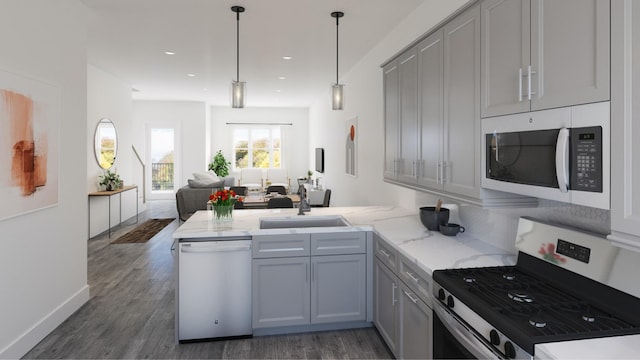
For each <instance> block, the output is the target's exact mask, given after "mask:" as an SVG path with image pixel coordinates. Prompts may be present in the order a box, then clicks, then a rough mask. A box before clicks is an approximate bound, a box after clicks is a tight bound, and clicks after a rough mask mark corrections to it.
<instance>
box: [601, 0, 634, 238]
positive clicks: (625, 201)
mask: <svg viewBox="0 0 640 360" xmlns="http://www.w3.org/2000/svg"><path fill="white" fill-rule="evenodd" d="M611 11H612V18H613V19H615V21H614V22H613V23H612V24H611V25H612V26H611V31H612V43H611V51H612V52H611V60H612V73H611V76H612V78H611V85H612V88H611V139H612V140H613V139H615V141H611V159H612V161H611V235H609V239H611V240H613V241H615V242H618V243H620V244H622V245H623V246H626V247H631V248H635V249H636V250H638V249H640V156H634V154H635V155H637V154H640V142H639V141H638V140H637V139H638V138H640V3H639V2H638V1H637V0H616V1H613V2H612V4H611ZM613 159H615V161H613ZM636 188H638V189H636Z"/></svg>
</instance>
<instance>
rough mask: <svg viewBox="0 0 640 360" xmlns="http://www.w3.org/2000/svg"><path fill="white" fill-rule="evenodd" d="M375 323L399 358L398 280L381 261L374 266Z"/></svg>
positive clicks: (390, 348)
mask: <svg viewBox="0 0 640 360" xmlns="http://www.w3.org/2000/svg"><path fill="white" fill-rule="evenodd" d="M374 284H375V286H374V293H375V294H374V301H375V305H374V315H373V322H374V323H375V325H376V328H377V329H378V332H380V335H381V336H382V338H383V339H384V341H385V342H386V343H387V346H388V347H389V350H391V352H393V354H394V355H395V356H396V357H399V356H400V354H399V353H398V350H399V343H398V341H399V338H400V324H399V322H400V304H398V295H399V291H400V289H398V278H397V277H396V276H395V275H394V274H393V273H392V272H391V270H389V269H388V268H387V267H386V266H385V265H384V264H383V263H382V262H381V261H380V260H379V259H377V258H376V260H375V266H374Z"/></svg>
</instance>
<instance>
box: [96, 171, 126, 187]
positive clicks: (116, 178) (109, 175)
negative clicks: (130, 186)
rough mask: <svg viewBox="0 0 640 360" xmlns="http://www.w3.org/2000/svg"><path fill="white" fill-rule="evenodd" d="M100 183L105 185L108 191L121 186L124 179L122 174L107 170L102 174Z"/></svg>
mask: <svg viewBox="0 0 640 360" xmlns="http://www.w3.org/2000/svg"><path fill="white" fill-rule="evenodd" d="M100 185H103V186H105V187H106V189H107V191H111V190H115V189H118V188H120V186H121V185H122V180H121V179H120V175H118V174H116V173H115V172H111V171H110V170H107V171H106V172H105V174H104V175H100Z"/></svg>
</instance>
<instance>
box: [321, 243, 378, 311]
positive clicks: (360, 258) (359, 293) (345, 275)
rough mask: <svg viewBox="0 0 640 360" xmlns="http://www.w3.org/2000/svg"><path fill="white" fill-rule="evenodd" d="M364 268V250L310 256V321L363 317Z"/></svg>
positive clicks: (365, 279)
mask: <svg viewBox="0 0 640 360" xmlns="http://www.w3.org/2000/svg"><path fill="white" fill-rule="evenodd" d="M366 271H367V267H366V258H365V255H364V254H358V255H332V256H313V257H311V322H312V323H328V322H340V321H360V320H365V319H366V316H367V309H366V304H367V300H366V285H367V273H366Z"/></svg>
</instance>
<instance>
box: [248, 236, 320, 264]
mask: <svg viewBox="0 0 640 360" xmlns="http://www.w3.org/2000/svg"><path fill="white" fill-rule="evenodd" d="M309 238H310V237H309V234H283V235H256V236H254V237H253V246H252V252H253V258H254V259H257V258H275V257H291V256H309V255H310V254H311V251H310V240H309Z"/></svg>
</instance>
